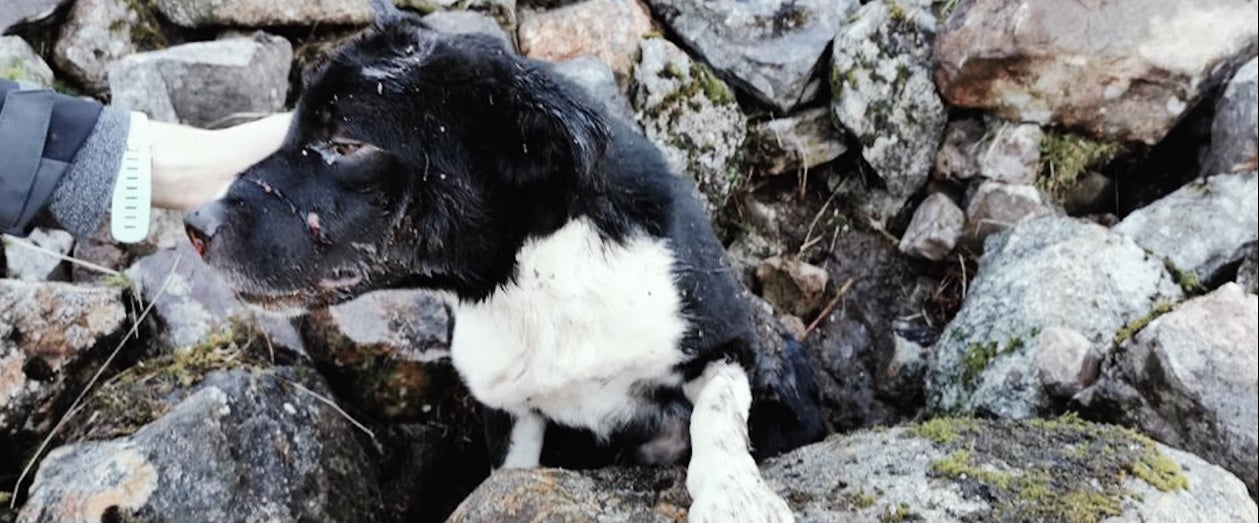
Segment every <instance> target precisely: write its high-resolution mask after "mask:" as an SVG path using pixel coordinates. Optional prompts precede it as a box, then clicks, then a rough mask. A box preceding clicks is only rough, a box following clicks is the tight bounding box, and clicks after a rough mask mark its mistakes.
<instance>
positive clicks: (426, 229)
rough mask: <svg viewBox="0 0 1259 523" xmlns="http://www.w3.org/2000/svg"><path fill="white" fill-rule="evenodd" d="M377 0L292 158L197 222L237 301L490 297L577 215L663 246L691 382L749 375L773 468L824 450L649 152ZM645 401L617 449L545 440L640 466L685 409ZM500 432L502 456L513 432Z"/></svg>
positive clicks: (267, 163) (529, 77) (594, 113)
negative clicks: (522, 255)
mask: <svg viewBox="0 0 1259 523" xmlns="http://www.w3.org/2000/svg"><path fill="white" fill-rule="evenodd" d="M376 3H377V4H380V5H378V6H377V8H378V11H380V12H381V13H382V14H381V17H380V20H378V22H377V24H376V27H375V28H374V29H372V30H371V31H369V32H368V33H367V34H366V35H365V36H364V37H362V38H361V39H360V40H359V41H357V42H355V43H353V44H351V45H349V46H347V47H345V48H343V49H341V50H339V51H337V52H336V54H335V55H334V56H333V57H331V59H330V60H329V61H328V63H327V64H326V65H325V66H324V68H323V69H322V70H321V71H320V72H318V73H317V74H316V75H315V76H314V78H313V79H312V82H311V83H310V85H309V87H308V89H307V91H306V92H305V93H304V95H303V96H302V98H301V100H300V101H299V103H298V107H297V109H296V113H295V117H294V124H293V126H292V129H291V130H290V133H289V135H288V137H287V138H286V140H285V142H284V145H283V146H282V148H281V150H280V151H278V152H277V153H275V154H274V155H272V156H271V157H269V158H267V159H266V160H264V161H262V162H261V163H259V164H258V165H255V166H254V167H252V168H250V169H249V170H247V171H246V172H245V173H243V174H242V175H241V178H240V180H239V181H237V182H236V183H235V184H234V185H233V186H232V187H231V189H230V190H229V192H228V194H227V196H226V197H225V198H224V199H223V200H220V201H219V202H216V203H212V204H209V205H208V206H207V207H205V208H202V209H200V210H198V211H197V212H196V213H193V214H191V215H190V216H189V217H188V223H189V226H190V230H191V231H192V232H191V234H193V235H194V236H196V237H197V239H198V240H201V241H204V245H205V252H204V256H205V257H206V259H207V260H208V261H210V262H211V263H212V264H213V265H215V266H217V267H219V268H220V269H221V270H222V271H223V272H224V273H225V274H227V275H228V276H229V277H230V278H231V279H232V280H233V281H234V283H235V284H236V285H237V286H238V287H239V288H240V289H241V291H242V294H243V296H245V297H246V298H248V299H251V300H252V301H256V302H259V303H263V304H271V305H285V304H288V305H302V306H317V305H326V304H331V303H336V302H339V301H344V300H346V299H349V298H351V297H353V296H357V295H359V294H362V293H363V292H366V291H369V290H373V289H380V288H397V287H423V288H430V289H438V290H444V291H449V292H452V293H455V294H456V295H458V296H459V297H460V298H461V299H463V300H470V301H476V300H482V299H485V298H486V297H488V296H490V295H491V294H493V293H494V292H495V290H496V289H497V288H499V287H500V286H501V285H503V284H505V283H508V282H510V281H511V280H512V278H513V274H514V270H515V267H514V262H515V255H516V253H517V251H518V250H519V249H520V247H521V246H522V245H523V244H524V242H525V241H526V240H528V239H530V238H535V237H543V236H546V235H548V234H550V233H552V232H554V231H555V230H557V229H558V228H560V227H561V226H563V225H564V224H566V223H568V222H569V221H571V220H573V219H575V218H579V217H582V218H586V219H589V220H590V221H591V222H592V223H594V224H595V225H596V226H597V228H598V230H599V231H600V233H601V235H602V236H603V237H604V239H605V240H606V241H608V242H620V241H623V240H624V239H626V238H627V237H628V235H630V234H634V233H638V232H639V231H641V232H645V233H647V234H649V235H652V236H656V237H663V238H667V239H669V241H670V245H671V246H672V247H673V248H674V250H675V255H676V257H677V261H676V265H675V269H674V270H675V273H676V278H675V281H676V282H677V286H678V290H679V292H680V293H681V294H682V296H681V298H682V302H683V305H684V310H685V314H686V316H687V318H688V319H689V320H690V330H689V331H688V332H687V334H686V336H685V339H684V341H683V346H682V350H683V351H684V352H685V354H686V359H687V362H686V363H685V364H683V365H682V366H680V368H679V369H678V371H680V372H681V373H682V374H683V375H684V376H685V377H686V378H687V379H688V380H689V379H692V378H694V377H696V376H698V375H699V374H700V373H701V372H702V371H703V369H704V367H705V366H706V365H707V364H709V363H711V362H713V361H718V360H722V359H728V360H733V361H737V362H739V363H740V364H742V365H743V366H744V367H745V368H747V369H748V370H749V376H750V379H751V381H752V384H753V388H754V405H753V410H752V420H751V425H752V427H751V429H750V433H751V437H752V438H753V445H754V448H755V450H756V453H757V454H758V455H759V456H761V457H763V456H766V455H772V454H776V453H779V452H781V451H784V450H787V449H790V448H793V447H796V446H799V445H801V444H804V443H808V442H811V441H814V440H816V439H818V438H819V437H820V436H821V434H822V432H823V427H822V422H821V416H820V414H819V412H818V410H817V405H816V399H815V396H816V390H815V387H814V385H813V381H812V370H811V367H810V366H809V363H808V359H807V356H806V355H805V354H804V352H803V349H802V347H800V346H799V344H798V343H797V342H795V341H794V340H790V339H787V338H781V337H779V334H778V333H777V332H775V333H772V334H771V335H768V336H767V335H766V333H762V332H758V330H757V325H758V323H757V322H756V321H755V320H754V318H753V315H752V312H751V309H750V308H749V307H748V302H747V297H746V295H745V293H744V290H743V289H742V287H741V286H740V285H739V283H738V282H737V280H736V279H735V278H734V277H733V274H732V272H731V270H730V269H729V267H728V266H727V264H726V262H725V252H724V250H723V249H722V246H721V245H720V243H719V242H718V241H717V239H716V237H715V236H714V234H713V232H712V229H711V226H710V224H709V221H708V218H707V217H706V216H705V214H704V212H703V210H702V208H701V207H700V205H699V203H698V201H697V200H696V198H695V197H694V191H695V189H694V186H693V185H692V184H691V182H689V181H688V180H686V179H685V178H684V177H682V176H677V175H675V174H673V173H671V172H670V171H669V169H668V167H667V166H666V164H665V162H664V159H663V158H662V156H661V155H660V153H659V152H658V151H657V149H656V148H655V147H654V146H653V145H652V144H651V143H650V142H648V141H647V140H646V139H645V138H644V137H643V136H642V135H641V134H639V133H638V132H637V131H635V130H633V129H630V128H628V127H626V126H625V125H622V124H619V123H616V121H615V119H612V118H607V117H605V116H604V115H603V114H601V112H600V111H599V110H597V109H596V107H598V105H597V104H594V103H591V102H590V101H588V100H587V99H586V98H585V96H584V95H583V94H582V93H581V91H580V89H578V88H576V87H574V86H571V85H569V84H567V83H566V82H565V81H563V80H561V79H560V78H559V77H558V76H557V75H555V74H553V73H552V72H551V71H550V67H549V66H548V65H546V64H543V63H540V62H536V61H532V60H527V59H524V58H522V57H519V56H517V55H515V54H514V53H512V52H510V51H509V50H506V49H504V48H503V47H502V45H501V44H500V43H499V42H498V41H497V40H495V39H493V38H489V37H481V36H471V35H446V34H440V33H437V32H434V31H431V30H428V29H427V28H425V27H424V26H423V25H422V24H420V23H419V22H418V20H416V19H415V18H414V17H410V16H408V15H403V14H401V13H397V12H396V11H389V10H388V9H387V8H384V7H382V6H383V4H382V3H380V2H376ZM312 216H314V218H312ZM456 321H457V319H456ZM771 345H772V346H774V347H776V348H771V347H770V346H771ZM643 394H644V395H645V396H646V397H649V398H651V399H652V400H653V401H654V403H655V404H656V405H658V406H659V408H658V409H656V410H655V411H652V412H650V413H649V414H648V415H645V416H643V417H642V419H639V420H636V421H635V422H633V423H631V424H630V426H626V427H623V428H622V430H620V431H619V432H618V433H617V434H616V435H614V436H613V437H612V438H611V441H608V442H598V441H596V440H595V438H594V437H593V436H592V435H591V434H590V433H589V432H588V431H583V430H581V429H580V428H566V427H559V426H551V427H550V428H549V429H548V433H547V436H546V440H545V448H544V452H543V463H544V464H552V465H563V466H570V467H582V466H600V465H603V464H607V463H623V462H640V461H642V458H643V456H642V453H641V450H642V449H643V448H644V447H643V445H644V444H646V443H648V442H651V441H652V440H653V439H655V438H657V437H658V436H660V435H661V434H662V433H668V431H670V430H675V429H676V427H677V423H678V422H679V421H681V422H682V424H683V426H685V421H686V420H687V419H688V418H689V415H690V404H689V403H688V402H687V401H686V398H685V397H684V396H683V395H682V394H681V391H680V390H679V389H664V390H645V391H643ZM486 418H487V436H488V438H489V441H490V450H491V453H492V454H495V455H497V456H499V459H501V456H502V453H503V452H505V451H506V446H505V444H504V442H503V441H502V440H503V438H504V437H505V436H506V433H507V432H508V431H509V430H510V427H511V421H510V418H509V417H507V416H506V415H505V414H502V413H496V412H490V413H488V414H487V415H486Z"/></svg>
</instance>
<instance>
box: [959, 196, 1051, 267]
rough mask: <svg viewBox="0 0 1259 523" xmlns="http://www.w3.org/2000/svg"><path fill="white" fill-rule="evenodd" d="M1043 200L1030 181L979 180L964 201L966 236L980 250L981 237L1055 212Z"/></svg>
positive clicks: (982, 241) (982, 238) (981, 245)
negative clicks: (1020, 183)
mask: <svg viewBox="0 0 1259 523" xmlns="http://www.w3.org/2000/svg"><path fill="white" fill-rule="evenodd" d="M1046 200H1047V199H1046V198H1045V197H1044V196H1043V195H1042V194H1041V192H1040V190H1038V189H1037V188H1036V187H1033V186H1031V185H1014V184H1008V183H1001V182H983V183H981V184H979V187H978V188H977V189H975V194H973V195H971V197H970V203H968V204H967V205H966V236H967V237H968V239H969V240H970V242H971V243H972V244H973V245H975V246H976V247H977V248H976V250H977V251H980V252H982V251H983V245H984V239H985V238H987V237H989V236H990V235H992V234H993V233H996V232H998V231H1002V230H1005V229H1008V228H1010V227H1013V226H1015V225H1017V224H1018V223H1019V222H1021V221H1023V220H1026V219H1028V218H1035V217H1038V216H1048V215H1052V214H1056V213H1057V211H1056V210H1054V208H1053V207H1051V206H1050V205H1049V203H1048V202H1047V201H1046Z"/></svg>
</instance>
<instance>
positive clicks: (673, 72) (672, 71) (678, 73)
mask: <svg viewBox="0 0 1259 523" xmlns="http://www.w3.org/2000/svg"><path fill="white" fill-rule="evenodd" d="M660 76H661V77H662V78H668V79H670V80H681V79H682V68H681V67H678V64H677V63H676V62H669V63H667V64H665V66H664V70H663V71H661V72H660Z"/></svg>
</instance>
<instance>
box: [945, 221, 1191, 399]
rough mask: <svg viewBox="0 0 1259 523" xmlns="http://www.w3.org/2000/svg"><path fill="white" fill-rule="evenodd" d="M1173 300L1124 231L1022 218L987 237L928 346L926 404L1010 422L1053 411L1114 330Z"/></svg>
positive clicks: (1170, 288)
mask: <svg viewBox="0 0 1259 523" xmlns="http://www.w3.org/2000/svg"><path fill="white" fill-rule="evenodd" d="M1180 297H1181V289H1180V287H1178V286H1177V285H1176V283H1175V282H1174V281H1172V278H1171V276H1170V275H1169V274H1168V273H1167V271H1166V270H1165V269H1164V268H1163V262H1162V260H1160V259H1158V258H1155V257H1153V256H1150V255H1148V254H1146V252H1145V251H1144V250H1142V249H1141V248H1140V247H1138V246H1137V245H1136V244H1135V243H1133V241H1132V240H1130V239H1128V238H1126V237H1124V236H1121V235H1119V234H1116V233H1113V232H1111V231H1109V230H1107V229H1106V228H1104V227H1101V226H1099V225H1094V224H1089V223H1085V222H1081V221H1077V220H1075V219H1072V218H1064V217H1044V218H1035V219H1031V220H1024V221H1023V222H1020V223H1019V224H1018V225H1015V226H1014V227H1013V228H1011V229H1010V230H1008V231H1006V232H1004V233H1001V234H998V235H996V236H993V237H992V238H989V240H988V242H987V246H986V249H985V252H984V256H983V258H982V260H981V262H980V268H979V273H978V274H977V275H975V277H974V279H973V280H972V281H971V283H970V287H969V289H968V291H967V294H966V299H965V301H964V302H963V303H962V308H961V310H959V311H958V313H957V316H955V317H954V318H953V320H952V321H951V322H949V324H948V326H947V327H945V329H944V332H943V333H942V334H941V335H940V341H939V342H938V343H936V345H935V347H934V348H933V350H932V358H931V363H930V366H931V369H930V372H929V376H928V377H929V381H928V392H929V395H928V407H929V408H930V409H932V410H934V411H936V412H951V413H979V414H986V415H993V416H998V417H1003V418H1015V419H1022V418H1030V417H1033V416H1037V415H1046V414H1050V413H1054V412H1057V411H1059V410H1060V409H1061V408H1062V405H1063V404H1064V403H1065V401H1066V400H1068V399H1070V395H1071V394H1072V393H1074V392H1078V391H1079V390H1080V389H1081V388H1082V387H1084V386H1087V385H1090V384H1091V383H1092V381H1093V379H1095V378H1096V372H1095V370H1094V371H1092V372H1090V371H1089V369H1091V368H1092V369H1095V367H1096V361H1097V358H1098V357H1100V356H1102V355H1105V354H1107V353H1109V352H1110V349H1111V347H1112V343H1113V341H1112V340H1113V339H1114V337H1115V333H1116V332H1118V331H1120V330H1121V329H1123V328H1124V327H1125V326H1127V325H1128V324H1129V323H1130V322H1132V321H1133V320H1136V319H1137V318H1141V317H1143V316H1145V315H1146V314H1148V313H1149V312H1150V311H1151V310H1153V309H1154V308H1155V307H1156V306H1157V305H1159V304H1160V303H1164V302H1174V301H1177V300H1179V299H1180ZM1081 340H1083V341H1081ZM1081 347H1083V350H1081ZM1062 376H1078V379H1079V382H1078V383H1074V384H1072V383H1063V382H1062V380H1061V379H1060V378H1061V377H1062Z"/></svg>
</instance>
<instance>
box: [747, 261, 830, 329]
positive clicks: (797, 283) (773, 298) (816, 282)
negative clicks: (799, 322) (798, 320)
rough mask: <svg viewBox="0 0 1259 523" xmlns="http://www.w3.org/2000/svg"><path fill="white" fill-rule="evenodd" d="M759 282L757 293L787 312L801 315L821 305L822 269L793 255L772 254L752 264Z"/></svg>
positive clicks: (824, 281) (823, 279)
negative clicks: (755, 264) (756, 263)
mask: <svg viewBox="0 0 1259 523" xmlns="http://www.w3.org/2000/svg"><path fill="white" fill-rule="evenodd" d="M756 278H757V280H759V281H760V283H761V296H763V297H764V298H765V299H766V300H769V302H770V303H772V304H774V306H775V308H777V309H778V310H781V311H786V312H787V313H788V314H794V315H796V316H804V315H807V314H810V313H812V312H815V311H817V310H819V309H821V308H822V305H823V303H822V301H823V299H824V298H825V296H824V294H825V293H826V284H827V283H828V282H829V281H830V278H829V276H828V275H827V274H826V271H824V270H822V269H821V268H818V267H815V266H813V265H809V264H807V263H804V262H801V261H800V260H797V259H794V258H784V257H782V256H774V257H772V258H769V259H766V260H764V261H762V262H761V264H760V266H759V267H757V268H756Z"/></svg>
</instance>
